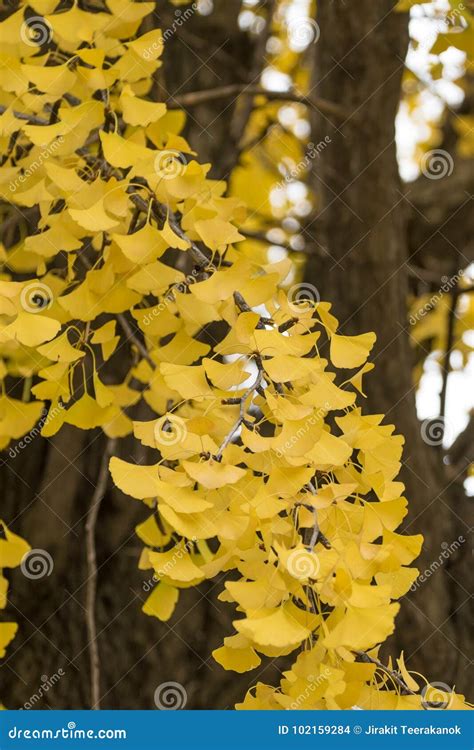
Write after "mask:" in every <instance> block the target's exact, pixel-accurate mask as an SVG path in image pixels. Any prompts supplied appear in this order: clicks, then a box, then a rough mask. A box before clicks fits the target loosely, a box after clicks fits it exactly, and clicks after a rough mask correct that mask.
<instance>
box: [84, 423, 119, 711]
mask: <svg viewBox="0 0 474 750" xmlns="http://www.w3.org/2000/svg"><path fill="white" fill-rule="evenodd" d="M116 442H117V441H116V440H115V438H111V439H109V440H108V442H107V446H106V448H105V451H104V454H103V456H102V461H101V464H100V469H99V476H98V477H97V484H96V486H95V491H94V494H93V496H92V500H91V504H90V508H89V511H88V513H87V520H86V526H85V532H86V560H87V588H86V626H87V637H88V649H89V662H90V685H91V708H92V709H94V710H98V709H100V655H99V644H98V642H97V624H96V596H97V554H96V546H95V529H96V524H97V517H98V515H99V509H100V504H101V502H102V499H103V497H104V495H105V491H106V489H107V481H108V477H109V460H110V457H111V456H112V454H113V452H114V450H115V446H116Z"/></svg>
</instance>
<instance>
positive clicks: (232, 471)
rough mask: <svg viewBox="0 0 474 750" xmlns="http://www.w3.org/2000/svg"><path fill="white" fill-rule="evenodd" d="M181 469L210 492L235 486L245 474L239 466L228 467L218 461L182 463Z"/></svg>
mask: <svg viewBox="0 0 474 750" xmlns="http://www.w3.org/2000/svg"><path fill="white" fill-rule="evenodd" d="M183 467H184V468H185V469H186V473H187V474H189V476H190V477H192V478H193V479H194V480H195V481H196V482H199V484H202V486H203V487H206V488H207V489H210V490H213V489H216V488H217V487H223V486H224V485H228V484H235V482H238V481H239V479H242V477H244V476H245V474H246V470H245V469H241V468H240V467H239V466H230V465H229V464H223V463H219V462H218V461H201V462H200V463H194V462H192V461H183Z"/></svg>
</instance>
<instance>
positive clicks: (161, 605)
mask: <svg viewBox="0 0 474 750" xmlns="http://www.w3.org/2000/svg"><path fill="white" fill-rule="evenodd" d="M178 598H179V591H178V589H177V588H176V587H175V586H169V585H168V584H167V583H159V584H158V585H157V586H155V588H154V589H153V591H152V592H151V594H150V596H149V597H148V599H147V600H146V602H145V604H144V605H143V607H142V612H144V613H145V614H146V615H150V616H152V617H157V618H158V620H161V621H162V622H167V621H168V620H169V619H170V617H171V616H172V614H173V612H174V610H175V607H176V603H177V601H178Z"/></svg>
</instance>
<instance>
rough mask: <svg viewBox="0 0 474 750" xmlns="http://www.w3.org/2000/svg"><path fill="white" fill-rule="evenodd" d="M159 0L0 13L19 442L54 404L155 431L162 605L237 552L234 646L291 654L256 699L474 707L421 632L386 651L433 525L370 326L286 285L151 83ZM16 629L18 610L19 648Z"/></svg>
mask: <svg viewBox="0 0 474 750" xmlns="http://www.w3.org/2000/svg"><path fill="white" fill-rule="evenodd" d="M153 9H154V3H148V2H130V1H129V0H107V1H106V2H104V3H103V4H101V6H100V8H99V7H94V9H93V10H92V9H87V8H86V6H82V5H81V4H79V3H74V4H71V5H68V6H67V7H65V6H64V5H63V4H58V2H57V0H29V2H28V3H26V2H23V1H21V2H19V3H18V5H17V6H15V8H14V9H13V10H12V11H11V12H10V13H8V14H7V15H6V17H5V18H4V20H3V21H2V22H1V23H0V41H1V43H2V49H3V51H2V56H1V58H0V63H1V73H0V95H1V100H0V102H1V115H0V129H1V139H2V151H3V153H4V158H3V163H2V167H1V169H0V177H1V183H0V197H1V199H2V201H4V202H6V203H7V204H9V205H11V206H13V207H16V208H17V210H18V211H20V212H21V213H25V214H27V215H28V216H30V217H32V218H33V229H32V231H29V232H28V234H27V235H26V236H21V237H20V238H17V239H16V241H15V242H14V244H12V245H11V246H9V247H7V248H5V249H3V251H2V252H3V256H2V261H3V273H2V277H1V280H0V298H1V305H2V309H1V331H0V354H1V357H2V359H1V374H2V378H3V392H2V397H1V401H0V438H1V447H2V448H4V449H8V448H9V446H10V443H11V441H15V440H21V439H22V438H23V437H24V436H26V435H27V434H28V433H30V432H31V431H32V430H33V429H35V425H37V424H38V422H39V421H40V422H41V434H42V435H43V436H44V437H48V438H49V437H51V436H53V435H55V434H57V433H58V431H60V430H61V429H62V428H63V426H64V425H71V426H73V427H76V428H78V429H81V430H92V429H94V428H101V429H102V430H103V432H104V433H105V435H106V436H107V437H108V438H109V439H110V441H111V443H110V445H111V446H114V445H116V441H117V440H118V439H121V438H125V437H126V436H129V435H131V434H133V436H134V439H136V440H137V441H139V442H140V443H141V444H142V445H143V446H146V447H148V448H149V449H151V450H152V451H153V453H154V456H155V460H154V463H152V464H149V465H144V464H135V463H131V462H129V461H125V460H123V459H121V458H118V457H116V456H113V457H112V459H111V461H110V472H111V475H112V478H113V481H114V483H115V484H116V485H117V487H118V488H119V489H120V490H122V491H123V492H124V493H126V494H128V495H130V496H131V497H133V498H136V499H139V500H141V501H143V502H144V504H145V505H146V506H147V507H148V508H149V517H148V519H147V520H146V521H145V522H144V523H142V524H141V525H140V526H139V527H138V528H137V530H136V531H137V534H138V536H139V538H140V539H141V540H142V542H143V545H144V548H143V552H142V554H141V557H140V563H139V565H140V568H141V569H143V570H144V571H148V572H149V574H150V575H151V576H152V577H153V581H154V583H156V585H155V586H154V587H153V590H152V592H151V594H150V595H149V597H148V599H147V601H146V602H145V604H144V611H145V613H147V614H149V615H153V616H155V617H157V618H158V619H160V620H163V621H168V620H169V619H170V618H172V616H173V612H174V610H175V606H176V604H177V601H178V598H179V596H180V595H181V594H182V592H183V590H184V589H187V588H190V587H196V586H198V585H199V584H200V583H202V582H203V581H205V580H213V579H215V578H216V576H217V575H219V574H222V573H224V574H225V585H224V586H223V588H222V590H221V592H220V594H219V599H220V600H221V601H223V602H227V603H228V604H229V605H230V606H234V607H235V609H236V614H235V620H234V621H233V628H234V630H233V632H223V633H222V638H223V640H222V645H221V646H220V647H219V648H217V649H216V650H215V651H214V652H213V657H214V659H215V660H216V662H217V663H218V664H219V665H221V666H222V667H223V668H224V669H226V670H234V671H236V672H245V671H251V670H253V669H255V668H257V667H258V666H259V665H260V663H261V661H262V657H271V658H274V657H277V656H282V655H283V656H287V657H288V656H290V655H291V659H290V661H289V663H291V668H289V669H288V670H287V671H285V672H284V674H283V678H282V680H281V683H280V685H279V686H270V685H265V684H262V683H258V684H257V685H256V687H255V688H253V689H252V690H250V692H249V693H248V695H247V696H246V697H245V699H244V700H243V702H242V703H241V704H239V707H241V708H270V709H281V708H328V709H350V708H352V707H354V706H359V707H362V708H396V709H405V708H408V709H410V708H413V709H421V708H437V707H438V708H440V707H441V708H462V707H464V706H465V703H464V698H463V696H461V695H458V694H456V692H455V691H454V690H452V689H451V688H449V687H448V686H447V685H442V686H441V687H440V686H439V685H437V684H431V683H430V682H429V680H428V679H426V678H424V677H421V676H419V675H417V676H413V675H412V674H410V672H409V671H408V668H407V666H406V665H405V663H404V657H403V654H402V655H401V656H400V657H399V658H398V659H397V662H396V664H392V663H391V662H389V663H388V664H386V663H384V662H382V661H381V660H380V658H379V655H378V651H379V647H380V644H382V643H383V642H384V641H385V640H386V639H387V638H388V637H389V636H390V634H391V633H392V632H393V630H394V626H395V618H396V615H397V612H398V610H399V606H400V605H399V603H398V600H399V599H400V598H401V597H402V596H403V595H404V594H405V593H406V592H407V590H408V589H409V587H410V586H411V585H412V583H413V581H414V580H415V578H416V577H417V574H418V571H417V570H416V568H413V567H410V565H411V563H412V562H413V560H414V559H415V558H416V557H417V555H418V554H419V551H420V547H421V544H422V537H421V536H420V535H411V536H410V535H405V534H401V533H398V532H397V529H398V527H399V526H400V524H401V522H402V520H403V518H404V517H405V515H406V512H407V510H406V508H407V500H406V499H405V498H404V497H403V490H404V487H403V485H402V484H401V483H400V482H399V481H397V475H398V472H399V468H400V460H401V455H402V449H403V438H402V437H401V436H399V435H396V434H394V427H393V426H391V425H388V424H384V420H383V416H382V415H367V414H365V413H364V410H363V408H362V406H361V403H363V397H364V388H370V378H368V379H367V381H366V382H365V380H364V376H365V375H366V374H367V373H369V372H370V370H371V369H372V365H371V364H370V363H369V362H368V357H369V355H370V351H371V349H372V347H373V345H374V342H375V335H374V334H373V333H360V334H359V335H356V336H346V335H342V334H341V333H338V321H337V320H336V318H335V317H334V316H333V315H332V314H331V305H330V303H329V302H324V301H319V300H307V299H305V298H300V297H299V295H298V290H296V292H295V289H294V288H293V289H290V290H288V284H287V281H286V280H287V279H288V278H289V277H291V272H292V262H291V260H290V259H289V258H284V259H282V260H280V261H277V262H271V259H270V257H269V255H268V252H267V250H266V248H265V246H257V247H256V246H255V245H254V244H252V243H247V242H243V240H244V239H245V238H244V235H243V234H242V233H241V232H240V231H239V229H240V227H241V225H242V224H243V222H244V221H245V217H246V207H245V205H244V204H243V203H242V201H241V200H240V199H239V198H237V197H235V196H229V195H228V194H227V192H226V184H225V182H224V181H219V180H215V179H212V178H210V177H209V176H208V175H209V169H210V165H206V164H201V163H200V162H199V161H198V159H197V155H196V154H195V153H194V152H193V150H192V149H191V147H190V146H189V144H188V143H187V142H186V140H185V139H184V137H183V136H182V135H181V133H182V129H183V126H184V116H183V114H182V112H180V111H179V110H170V109H168V108H167V106H166V104H165V103H164V102H161V101H156V100H155V98H152V97H151V96H150V90H151V88H152V82H153V76H154V74H155V72H156V70H157V69H158V68H159V66H160V57H161V54H162V50H163V39H162V33H161V31H160V30H157V29H154V28H153V29H152V30H151V31H145V32H144V33H141V32H140V28H141V27H142V24H144V26H145V27H146V18H147V16H149V14H151V13H152V12H153ZM125 348H126V349H129V350H130V352H131V354H132V360H131V365H130V367H129V368H128V370H127V371H126V372H125V373H121V374H120V375H119V374H118V373H119V370H118V369H116V368H114V361H115V360H114V357H115V356H116V355H117V352H118V351H119V350H121V349H125ZM111 374H112V379H111ZM19 379H20V380H22V381H23V384H24V387H23V395H22V397H21V398H18V397H13V396H11V395H10V391H9V384H10V383H11V382H13V381H14V382H17V381H18V380H19ZM363 380H364V382H363ZM139 403H145V404H146V405H147V407H148V408H149V410H150V412H151V415H152V417H151V418H150V419H148V420H146V421H143V420H138V419H134V411H133V409H134V407H135V406H136V405H137V404H139ZM112 441H113V442H112ZM12 527H14V523H13V524H12ZM2 531H3V533H2V535H1V536H2V538H1V539H0V553H1V558H0V560H1V567H2V568H9V567H12V566H17V565H19V564H22V561H23V560H24V558H25V555H26V554H27V553H28V550H29V546H28V545H29V544H31V545H32V546H34V542H35V540H34V539H28V543H27V542H25V541H23V540H21V539H20V538H19V537H18V536H16V535H15V534H14V533H13V529H9V528H8V527H7V526H6V525H2ZM147 575H148V573H147ZM2 580H3V581H4V583H3V584H2V605H4V604H5V598H6V579H2ZM15 630H16V626H15V625H13V624H12V623H2V624H1V625H0V633H1V638H0V647H1V648H2V649H3V648H4V647H6V646H7V645H8V643H9V641H10V640H11V639H12V638H13V637H14V635H15ZM4 699H5V701H6V702H8V696H4Z"/></svg>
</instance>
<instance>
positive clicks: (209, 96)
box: [166, 83, 349, 121]
mask: <svg viewBox="0 0 474 750" xmlns="http://www.w3.org/2000/svg"><path fill="white" fill-rule="evenodd" d="M232 96H252V97H254V96H264V97H265V98H266V99H268V100H269V101H281V102H292V103H295V104H303V105H304V106H305V107H310V108H312V109H317V110H319V111H320V112H321V113H322V114H323V115H329V116H333V117H335V118H336V119H338V120H341V121H344V120H346V119H347V117H348V116H349V114H348V112H346V111H345V110H344V109H342V107H340V106H339V105H338V104H335V103H334V102H330V101H328V100H327V99H321V98H319V97H317V96H305V95H304V94H299V93H298V92H296V91H291V90H290V91H271V90H269V89H264V88H263V87H262V86H253V85H245V84H242V83H232V84H229V85H227V86H216V88H213V89H203V90H202V91H190V92H189V93H187V94H181V96H175V97H173V99H170V100H168V101H167V102H166V106H167V107H168V109H180V108H181V107H194V106H198V105H199V104H205V103H206V102H212V101H216V100H219V99H229V98H231V97H232Z"/></svg>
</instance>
